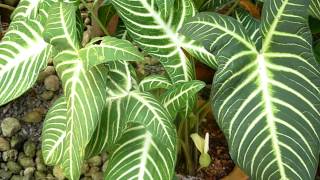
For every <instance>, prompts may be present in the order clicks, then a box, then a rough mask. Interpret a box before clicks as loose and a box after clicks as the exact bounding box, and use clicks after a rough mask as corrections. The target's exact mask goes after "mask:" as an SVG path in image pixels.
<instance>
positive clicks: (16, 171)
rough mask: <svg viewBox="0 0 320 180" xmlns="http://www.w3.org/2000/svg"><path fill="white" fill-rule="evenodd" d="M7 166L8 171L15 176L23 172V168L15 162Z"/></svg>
mask: <svg viewBox="0 0 320 180" xmlns="http://www.w3.org/2000/svg"><path fill="white" fill-rule="evenodd" d="M7 166H8V169H9V170H10V171H11V172H12V173H14V174H19V172H20V171H21V170H22V167H21V166H20V165H19V164H18V163H16V162H14V161H9V162H8V163H7Z"/></svg>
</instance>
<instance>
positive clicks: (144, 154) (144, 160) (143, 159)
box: [138, 131, 152, 180]
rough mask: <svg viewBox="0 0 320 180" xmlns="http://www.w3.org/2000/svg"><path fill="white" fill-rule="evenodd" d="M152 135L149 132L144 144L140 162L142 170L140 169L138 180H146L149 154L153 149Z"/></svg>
mask: <svg viewBox="0 0 320 180" xmlns="http://www.w3.org/2000/svg"><path fill="white" fill-rule="evenodd" d="M151 136H152V135H151V134H150V133H149V132H148V131H147V132H146V135H145V139H144V143H143V151H142V157H141V160H140V168H139V174H138V180H143V179H144V174H145V171H146V167H147V160H148V153H149V150H150V147H151V143H152V137H151Z"/></svg>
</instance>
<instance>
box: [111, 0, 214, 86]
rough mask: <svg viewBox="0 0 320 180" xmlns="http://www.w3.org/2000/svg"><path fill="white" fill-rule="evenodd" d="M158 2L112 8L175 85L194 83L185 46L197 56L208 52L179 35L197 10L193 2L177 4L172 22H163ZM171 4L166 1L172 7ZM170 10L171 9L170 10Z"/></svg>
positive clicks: (133, 0) (125, 1)
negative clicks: (163, 68)
mask: <svg viewBox="0 0 320 180" xmlns="http://www.w3.org/2000/svg"><path fill="white" fill-rule="evenodd" d="M157 2H158V1H156V0H114V1H112V4H113V5H114V7H115V8H116V10H117V12H118V14H119V15H120V16H121V18H122V20H123V21H124V23H125V25H126V27H127V31H128V33H129V35H130V37H131V38H133V40H134V41H135V42H136V43H137V44H138V45H139V46H140V47H141V48H142V49H143V50H144V51H146V52H147V53H149V54H150V55H152V56H154V57H156V58H158V59H159V60H160V62H161V63H162V64H163V65H164V67H165V69H166V71H167V72H168V74H169V76H170V78H171V80H172V81H174V82H180V81H188V80H191V79H194V70H193V66H192V63H191V62H190V61H189V60H188V58H187V57H186V55H185V54H184V51H183V49H182V46H183V45H184V44H187V46H188V48H186V49H190V48H193V50H194V51H197V54H202V53H203V52H206V56H210V57H212V59H213V60H212V61H214V57H213V56H212V55H211V54H210V53H207V51H206V50H205V49H204V48H203V47H202V46H199V45H194V44H193V43H192V42H189V41H187V42H188V43H186V42H185V41H186V40H185V39H184V38H183V37H181V36H179V34H178V33H177V30H179V29H180V27H181V26H182V24H183V23H184V22H185V20H186V19H187V18H189V17H192V16H193V15H195V13H196V10H195V8H194V5H193V2H192V1H191V0H175V3H174V5H173V6H172V7H173V8H174V9H175V10H174V11H169V12H171V14H170V15H169V16H168V17H170V18H169V19H168V20H166V19H165V18H163V16H162V14H163V13H162V12H161V10H160V6H161V7H163V5H160V6H159V5H158V4H157ZM168 2H171V1H163V3H168ZM167 7H168V6H167Z"/></svg>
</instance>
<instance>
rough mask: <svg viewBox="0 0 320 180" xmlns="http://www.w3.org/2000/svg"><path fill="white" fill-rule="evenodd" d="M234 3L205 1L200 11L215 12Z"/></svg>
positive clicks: (217, 0)
mask: <svg viewBox="0 0 320 180" xmlns="http://www.w3.org/2000/svg"><path fill="white" fill-rule="evenodd" d="M234 1H235V0H207V1H205V2H204V3H203V4H202V6H201V8H200V10H201V11H206V10H217V9H220V8H223V7H225V6H226V5H228V4H231V3H233V2H234Z"/></svg>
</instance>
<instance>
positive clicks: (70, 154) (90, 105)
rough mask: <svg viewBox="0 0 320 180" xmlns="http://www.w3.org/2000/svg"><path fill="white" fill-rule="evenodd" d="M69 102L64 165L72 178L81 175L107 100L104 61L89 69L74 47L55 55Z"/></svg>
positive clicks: (55, 62) (56, 65) (64, 168)
mask: <svg viewBox="0 0 320 180" xmlns="http://www.w3.org/2000/svg"><path fill="white" fill-rule="evenodd" d="M54 65H55V68H56V70H57V72H58V75H59V77H60V78H61V80H62V84H63V89H64V94H65V96H66V103H67V127H66V132H67V134H66V140H65V149H64V152H65V153H64V155H63V162H62V168H63V170H64V174H65V175H66V176H67V177H68V178H69V179H78V178H79V177H80V170H81V165H82V163H83V160H84V155H85V152H84V151H85V147H86V146H87V144H88V143H89V141H90V139H91V136H92V134H93V133H94V130H95V128H96V126H97V124H98V122H99V120H100V118H101V115H102V110H103V107H104V104H105V100H106V88H105V87H106V85H105V83H106V82H105V76H106V74H105V72H106V67H105V66H104V65H101V66H95V67H93V68H92V69H91V70H90V71H86V69H85V68H84V64H83V62H82V61H81V60H80V58H79V56H78V54H77V53H76V52H74V51H63V52H61V53H60V54H58V55H57V57H55V59H54Z"/></svg>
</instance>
